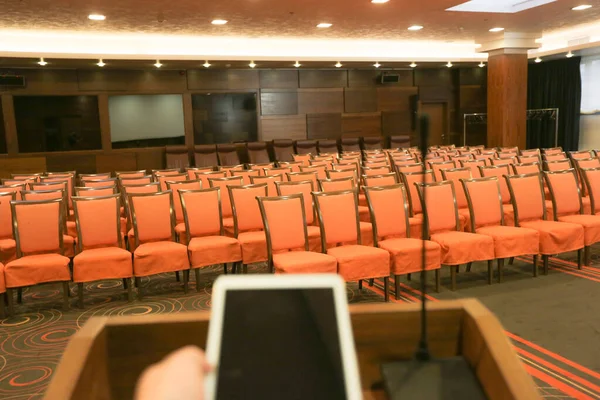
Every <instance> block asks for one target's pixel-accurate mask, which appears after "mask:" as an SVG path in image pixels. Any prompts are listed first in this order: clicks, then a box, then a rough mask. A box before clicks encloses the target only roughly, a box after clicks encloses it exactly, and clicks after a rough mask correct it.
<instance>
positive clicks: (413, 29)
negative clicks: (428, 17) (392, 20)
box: [408, 25, 423, 31]
mask: <svg viewBox="0 0 600 400" xmlns="http://www.w3.org/2000/svg"><path fill="white" fill-rule="evenodd" d="M421 29H423V27H422V26H421V25H411V26H409V27H408V30H409V31H420V30H421Z"/></svg>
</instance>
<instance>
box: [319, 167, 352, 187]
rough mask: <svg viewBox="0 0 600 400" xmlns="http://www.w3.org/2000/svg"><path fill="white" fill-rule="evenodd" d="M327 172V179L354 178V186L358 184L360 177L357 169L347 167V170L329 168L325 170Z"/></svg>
mask: <svg viewBox="0 0 600 400" xmlns="http://www.w3.org/2000/svg"><path fill="white" fill-rule="evenodd" d="M325 172H326V173H327V179H334V180H335V179H341V178H352V180H353V182H354V186H358V178H357V175H356V169H347V170H338V169H333V170H328V171H325Z"/></svg>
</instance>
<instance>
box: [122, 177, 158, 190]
mask: <svg viewBox="0 0 600 400" xmlns="http://www.w3.org/2000/svg"><path fill="white" fill-rule="evenodd" d="M117 179H118V182H119V185H120V186H121V187H123V186H130V185H145V184H147V183H152V181H153V178H152V175H145V176H139V177H136V178H123V177H119V178H117Z"/></svg>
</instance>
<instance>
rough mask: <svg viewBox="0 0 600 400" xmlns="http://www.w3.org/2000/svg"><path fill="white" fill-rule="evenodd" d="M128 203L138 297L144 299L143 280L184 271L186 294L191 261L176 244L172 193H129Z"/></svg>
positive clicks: (185, 247)
mask: <svg viewBox="0 0 600 400" xmlns="http://www.w3.org/2000/svg"><path fill="white" fill-rule="evenodd" d="M128 202H129V206H130V207H131V215H132V219H133V231H134V238H135V251H134V252H133V274H134V276H135V284H136V286H137V288H138V297H139V298H140V299H142V297H143V290H142V286H141V278H142V277H145V276H150V275H156V274H161V273H165V272H179V271H183V290H184V292H185V293H187V284H188V280H189V272H190V260H189V259H188V254H187V246H185V245H183V244H181V243H177V242H175V215H174V213H173V206H172V202H171V192H170V191H166V192H157V193H136V194H128Z"/></svg>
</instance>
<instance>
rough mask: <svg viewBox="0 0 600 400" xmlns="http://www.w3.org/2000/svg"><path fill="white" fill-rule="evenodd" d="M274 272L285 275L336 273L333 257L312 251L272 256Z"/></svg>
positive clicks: (335, 263) (289, 252) (335, 261)
mask: <svg viewBox="0 0 600 400" xmlns="http://www.w3.org/2000/svg"><path fill="white" fill-rule="evenodd" d="M273 266H274V268H275V272H278V273H285V274H306V273H308V274H312V273H330V274H335V273H337V260H336V258H335V257H333V256H330V255H327V254H323V253H315V252H312V251H288V252H286V253H279V254H274V255H273Z"/></svg>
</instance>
